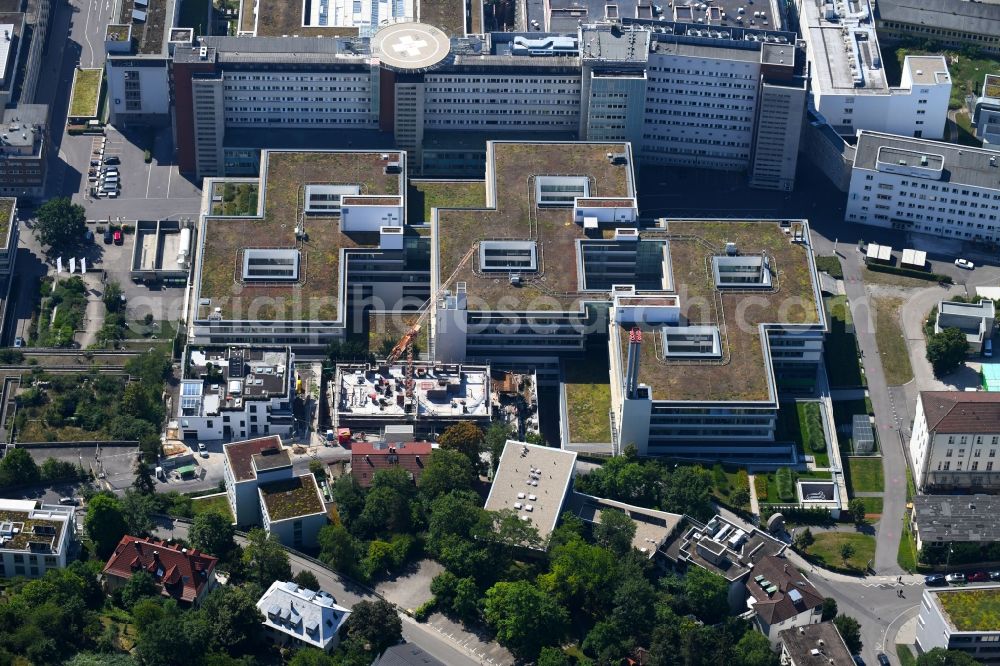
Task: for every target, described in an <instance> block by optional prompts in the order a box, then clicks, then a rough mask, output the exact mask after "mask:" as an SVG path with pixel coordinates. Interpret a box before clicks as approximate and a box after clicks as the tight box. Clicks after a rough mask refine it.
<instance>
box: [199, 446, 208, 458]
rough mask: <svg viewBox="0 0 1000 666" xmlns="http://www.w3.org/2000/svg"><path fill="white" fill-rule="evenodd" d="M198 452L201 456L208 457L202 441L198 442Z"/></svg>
mask: <svg viewBox="0 0 1000 666" xmlns="http://www.w3.org/2000/svg"><path fill="white" fill-rule="evenodd" d="M198 453H199V454H201V457H202V458H207V457H208V450H207V449H206V448H205V444H204V443H203V442H198Z"/></svg>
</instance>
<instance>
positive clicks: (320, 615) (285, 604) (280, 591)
mask: <svg viewBox="0 0 1000 666" xmlns="http://www.w3.org/2000/svg"><path fill="white" fill-rule="evenodd" d="M257 608H258V609H259V610H260V612H261V615H263V616H264V622H263V625H264V632H265V633H266V634H267V635H268V637H269V638H271V639H272V640H273V641H274V642H275V643H277V644H278V645H281V646H283V647H292V648H306V647H312V648H319V649H320V650H323V651H324V652H330V651H331V650H333V649H334V648H336V647H337V645H338V644H339V643H340V633H339V632H340V628H341V627H342V626H343V625H344V622H346V621H347V618H348V617H349V616H350V614H351V611H350V610H349V609H347V608H344V607H343V606H339V605H337V603H336V602H335V600H334V598H333V597H332V596H331V595H330V594H329V593H328V592H324V591H322V590H318V591H313V590H309V589H306V588H304V587H299V586H298V585H296V584H295V583H293V582H291V581H280V580H276V581H274V582H273V583H271V587H269V588H268V589H267V592H265V593H264V595H263V596H262V597H261V598H260V600H259V601H258V602H257Z"/></svg>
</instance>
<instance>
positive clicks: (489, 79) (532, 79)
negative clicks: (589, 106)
mask: <svg viewBox="0 0 1000 666" xmlns="http://www.w3.org/2000/svg"><path fill="white" fill-rule="evenodd" d="M541 82H545V83H556V84H559V83H575V84H577V85H579V83H580V79H579V77H576V78H562V77H559V78H547V77H536V76H526V77H510V76H486V77H477V76H472V77H468V76H437V75H435V76H428V77H427V83H428V84H431V83H527V84H533V85H537V84H539V83H541Z"/></svg>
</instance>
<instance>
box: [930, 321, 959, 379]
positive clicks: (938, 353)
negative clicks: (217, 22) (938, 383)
mask: <svg viewBox="0 0 1000 666" xmlns="http://www.w3.org/2000/svg"><path fill="white" fill-rule="evenodd" d="M968 351H969V343H968V342H967V341H966V339H965V333H963V332H962V331H961V329H958V328H946V329H944V330H943V331H941V332H940V333H934V334H932V335H931V336H930V337H928V338H927V360H928V361H930V362H931V366H933V368H934V374H935V375H937V376H938V377H940V376H942V375H946V374H948V373H949V372H951V371H952V370H954V369H955V368H957V367H958V366H959V365H961V363H962V361H964V360H965V355H966V354H967V353H968Z"/></svg>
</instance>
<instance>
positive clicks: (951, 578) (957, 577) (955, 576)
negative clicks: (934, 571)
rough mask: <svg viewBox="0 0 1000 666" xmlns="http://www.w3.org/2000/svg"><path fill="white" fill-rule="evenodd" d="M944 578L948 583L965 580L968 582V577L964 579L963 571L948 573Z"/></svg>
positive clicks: (963, 581) (964, 581)
mask: <svg viewBox="0 0 1000 666" xmlns="http://www.w3.org/2000/svg"><path fill="white" fill-rule="evenodd" d="M944 579H945V580H946V581H948V582H949V583H966V582H968V579H966V577H965V574H964V573H950V574H948V575H947V576H945V577H944Z"/></svg>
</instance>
